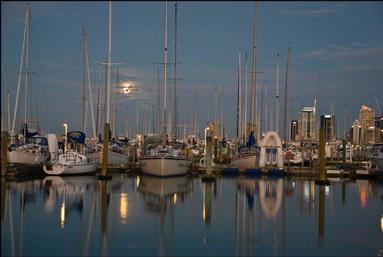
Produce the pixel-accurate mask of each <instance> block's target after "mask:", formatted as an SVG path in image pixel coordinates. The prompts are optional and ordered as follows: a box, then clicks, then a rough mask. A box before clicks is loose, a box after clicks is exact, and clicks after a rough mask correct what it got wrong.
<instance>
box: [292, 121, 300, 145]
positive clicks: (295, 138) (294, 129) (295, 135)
mask: <svg viewBox="0 0 383 257" xmlns="http://www.w3.org/2000/svg"><path fill="white" fill-rule="evenodd" d="M290 139H291V141H292V142H296V141H298V140H299V139H298V120H292V121H291V123H290Z"/></svg>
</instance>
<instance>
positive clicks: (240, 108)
mask: <svg viewBox="0 0 383 257" xmlns="http://www.w3.org/2000/svg"><path fill="white" fill-rule="evenodd" d="M241 59H242V53H241V50H240V51H239V54H238V65H239V66H238V67H239V71H238V75H239V79H238V80H239V84H238V85H239V104H238V108H239V140H240V142H241V140H242V67H241V61H242V60H241Z"/></svg>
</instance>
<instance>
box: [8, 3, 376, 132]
mask: <svg viewBox="0 0 383 257" xmlns="http://www.w3.org/2000/svg"><path fill="white" fill-rule="evenodd" d="M173 4H174V2H168V8H169V9H168V10H169V61H173V42H174V29H173V26H174V25H173V24H174V8H173ZM24 5H25V2H4V1H3V2H2V3H1V14H2V15H1V19H2V20H1V35H2V37H1V40H2V41H1V67H2V69H1V75H2V81H1V88H2V116H3V117H4V112H5V92H6V90H7V89H9V90H10V92H11V109H12V111H13V108H14V98H15V94H16V85H17V76H18V69H19V65H20V56H21V48H22V38H23V23H24V12H25V11H24V10H25V6H24ZM31 12H32V20H31V32H30V55H31V70H32V71H35V73H34V74H32V75H31V89H30V90H31V92H32V97H31V99H30V102H31V106H30V108H29V110H30V114H29V115H30V116H32V117H34V116H36V115H38V118H39V121H40V125H41V127H42V129H43V130H44V131H45V132H61V131H62V123H64V122H68V123H69V126H70V129H80V128H81V122H80V120H81V94H82V89H81V87H82V86H81V85H82V71H81V69H82V59H81V58H82V57H81V45H80V40H81V38H80V29H81V22H82V23H84V25H85V28H86V30H87V35H88V48H89V62H90V64H91V74H92V90H93V93H94V94H93V95H94V98H93V101H94V103H96V102H97V94H96V92H97V88H98V87H100V88H101V89H100V90H101V92H103V91H104V85H105V78H104V68H103V67H100V66H99V65H96V64H95V62H97V61H104V60H105V59H106V57H107V33H108V31H107V28H108V3H107V2H31ZM253 13H254V2H195V1H193V2H183V1H180V2H178V31H177V33H178V35H177V40H178V41H177V60H178V62H180V64H179V65H178V66H177V76H178V77H180V78H183V80H179V81H178V83H177V87H178V88H179V110H180V115H179V123H188V124H189V123H190V122H191V121H192V117H193V115H192V111H191V108H192V105H193V94H192V92H193V90H194V89H195V88H196V89H197V91H198V100H197V101H198V104H197V105H198V121H199V126H200V129H201V131H202V128H204V127H205V126H206V125H207V122H208V121H209V120H211V119H212V118H213V115H214V89H215V87H217V88H218V89H219V91H220V90H221V89H222V88H225V97H224V99H223V100H224V102H225V107H224V111H225V126H226V128H227V133H228V134H229V135H231V136H233V135H234V132H235V118H236V95H235V94H236V87H237V55H238V51H239V50H241V51H242V54H243V56H244V55H245V51H247V52H248V54H249V69H251V58H250V56H251V45H252V26H253V25H252V23H253ZM163 20H164V4H163V2H114V3H113V25H112V26H113V28H112V45H113V46H112V62H121V63H124V64H123V65H121V66H119V67H118V69H119V70H120V80H121V83H122V84H123V83H124V82H130V83H133V84H134V85H135V86H136V90H135V93H134V95H131V96H129V97H128V96H126V95H121V97H120V103H119V110H120V111H119V114H118V115H119V119H118V125H117V126H118V132H119V134H121V133H123V128H124V126H125V125H126V124H127V123H128V124H129V126H130V132H131V133H132V132H135V128H136V106H137V104H138V106H139V119H140V124H142V121H145V120H146V121H147V120H152V114H151V112H150V109H151V108H152V106H153V104H155V96H156V69H157V68H158V69H159V70H160V76H161V79H162V77H163V71H162V70H163V69H162V67H161V66H158V65H155V63H156V62H163V22H164V21H163ZM382 28H383V4H382V3H381V2H259V17H258V25H257V71H265V72H266V73H262V74H259V75H258V76H257V86H258V91H259V92H261V87H262V86H264V87H265V88H267V92H268V96H267V97H265V102H266V103H268V104H269V107H268V108H269V109H270V106H273V107H272V108H273V109H274V95H275V67H276V57H275V56H276V54H277V53H280V61H281V62H280V88H281V95H282V99H283V90H282V89H283V86H284V83H285V70H286V60H287V48H288V46H291V49H292V50H291V54H292V55H291V61H292V62H291V66H290V68H291V69H290V71H291V73H290V76H291V80H290V83H289V87H290V92H289V96H290V97H289V98H290V104H289V109H290V111H289V118H290V119H295V118H297V117H298V111H299V110H300V109H301V107H303V106H311V105H312V103H313V98H314V97H318V98H319V100H318V103H319V112H320V113H321V114H325V113H326V114H327V113H329V112H330V103H331V101H334V102H335V112H336V116H337V119H338V120H339V125H340V128H339V129H340V132H343V129H344V126H343V124H344V120H346V125H347V126H350V125H351V122H352V120H353V119H355V118H357V113H358V110H359V108H360V105H361V104H367V105H369V106H370V107H372V108H374V109H376V104H375V99H374V97H375V96H376V97H377V99H378V101H379V103H380V108H381V109H383V94H382V92H383V61H382V60H383V59H382V58H383V29H382ZM243 69H244V67H243ZM318 73H320V79H319V82H318V79H317V74H318ZM169 76H170V77H172V76H173V67H172V66H170V67H169ZM113 79H114V81H115V80H116V79H115V77H114V78H113ZM250 79H251V78H250V77H249V85H250ZM170 84H171V83H168V86H169V85H170ZM318 85H319V86H318ZM21 97H22V95H21ZM168 98H170V101H172V96H170V95H168ZM219 100H221V99H219ZM22 102H23V98H21V103H22ZM258 102H259V103H260V94H259V100H258ZM36 103H37V105H36ZM281 105H282V106H283V101H281ZM219 106H220V104H219ZM282 106H281V108H282ZM144 109H147V111H146V112H143V111H142V110H144ZM218 109H219V110H220V108H218ZM18 110H19V111H18V116H17V117H18V120H20V119H21V118H22V117H23V112H22V110H23V107H22V105H20V106H19V109H18ZM127 110H128V111H127ZM345 110H346V111H345ZM127 112H128V113H127ZM345 112H346V118H345ZM218 113H219V114H220V112H218ZM126 117H128V120H127V119H126ZM281 117H282V115H281ZM281 121H282V119H281ZM151 126H152V125H151ZM88 131H89V130H88ZM181 131H183V130H181Z"/></svg>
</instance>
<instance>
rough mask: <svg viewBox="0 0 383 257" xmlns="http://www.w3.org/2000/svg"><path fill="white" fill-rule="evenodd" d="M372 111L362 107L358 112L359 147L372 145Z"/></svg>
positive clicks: (365, 106)
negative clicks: (359, 128)
mask: <svg viewBox="0 0 383 257" xmlns="http://www.w3.org/2000/svg"><path fill="white" fill-rule="evenodd" d="M374 117H375V113H374V110H373V109H372V108H370V107H368V106H367V105H362V107H361V108H360V111H359V121H360V126H361V145H367V144H373V143H374V141H375V140H374V137H375V136H374V135H375V132H374Z"/></svg>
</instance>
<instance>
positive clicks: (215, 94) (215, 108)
mask: <svg viewBox="0 0 383 257" xmlns="http://www.w3.org/2000/svg"><path fill="white" fill-rule="evenodd" d="M217 89H218V88H217V86H215V91H214V135H215V136H216V135H217V128H218V125H217V110H218V95H217V93H218V92H217Z"/></svg>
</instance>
